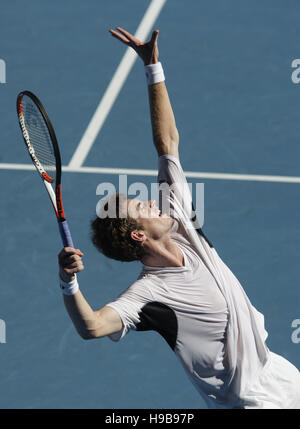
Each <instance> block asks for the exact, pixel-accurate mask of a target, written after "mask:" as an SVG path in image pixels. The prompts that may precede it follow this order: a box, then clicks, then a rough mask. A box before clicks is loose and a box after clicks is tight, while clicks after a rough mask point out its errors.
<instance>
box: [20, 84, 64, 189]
mask: <svg viewBox="0 0 300 429" xmlns="http://www.w3.org/2000/svg"><path fill="white" fill-rule="evenodd" d="M17 112H18V118H19V123H20V127H21V131H22V134H23V137H24V140H25V144H26V146H27V148H28V152H29V154H30V157H31V159H32V162H33V163H34V165H35V166H36V168H37V171H38V172H39V173H40V175H41V176H42V178H43V179H45V180H46V181H48V182H49V183H52V184H60V182H61V157H60V152H59V147H58V143H57V139H56V135H55V132H54V129H53V126H52V123H51V121H50V119H49V116H48V115H47V112H46V110H45V108H44V106H43V105H42V103H41V101H40V100H39V99H38V97H37V96H36V95H34V94H33V93H32V92H30V91H22V92H20V94H19V95H18V97H17Z"/></svg>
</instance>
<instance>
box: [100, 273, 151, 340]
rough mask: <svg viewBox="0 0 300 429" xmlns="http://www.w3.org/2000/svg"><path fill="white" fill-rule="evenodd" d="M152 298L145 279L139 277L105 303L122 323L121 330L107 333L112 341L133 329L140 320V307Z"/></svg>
mask: <svg viewBox="0 0 300 429" xmlns="http://www.w3.org/2000/svg"><path fill="white" fill-rule="evenodd" d="M152 300H153V298H152V295H151V292H150V290H149V287H148V285H147V281H145V280H143V279H141V280H137V281H136V282H134V283H133V284H132V285H131V286H130V287H129V288H128V289H126V290H125V291H124V292H123V293H122V294H121V295H120V296H119V297H118V298H117V299H116V300H115V301H112V302H110V303H108V304H106V305H107V306H108V307H111V308H113V309H114V310H115V311H117V313H118V314H119V316H120V318H121V320H122V323H123V329H122V330H121V331H119V332H116V333H114V334H111V335H108V337H109V338H110V339H111V340H112V341H119V340H120V339H121V338H123V337H124V336H125V335H126V334H127V332H128V331H129V330H131V329H133V330H135V329H136V325H137V324H138V323H139V322H140V313H141V309H142V307H143V306H144V305H146V304H147V303H148V302H149V301H152Z"/></svg>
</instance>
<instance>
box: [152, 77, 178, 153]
mask: <svg viewBox="0 0 300 429" xmlns="http://www.w3.org/2000/svg"><path fill="white" fill-rule="evenodd" d="M148 94H149V104H150V115H151V125H152V134H153V142H154V145H155V147H156V150H157V152H158V155H159V156H161V155H164V154H170V155H176V156H178V143H179V135H178V131H177V128H176V122H175V117H174V113H173V110H172V106H171V103H170V99H169V95H168V91H167V88H166V85H165V82H159V83H155V84H153V85H148Z"/></svg>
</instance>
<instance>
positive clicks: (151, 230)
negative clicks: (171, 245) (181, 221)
mask: <svg viewBox="0 0 300 429" xmlns="http://www.w3.org/2000/svg"><path fill="white" fill-rule="evenodd" d="M127 210H128V215H129V216H130V217H132V218H134V219H136V220H137V221H138V222H139V224H140V225H141V226H142V227H143V230H144V232H145V234H146V235H147V236H148V237H151V238H154V239H158V238H161V237H162V236H163V235H164V234H165V233H167V232H169V231H170V229H171V227H172V225H173V222H174V219H173V218H171V217H170V216H167V215H166V214H162V213H161V212H160V210H159V208H158V207H157V205H156V202H155V201H154V200H150V201H141V200H138V199H136V198H135V199H133V200H127Z"/></svg>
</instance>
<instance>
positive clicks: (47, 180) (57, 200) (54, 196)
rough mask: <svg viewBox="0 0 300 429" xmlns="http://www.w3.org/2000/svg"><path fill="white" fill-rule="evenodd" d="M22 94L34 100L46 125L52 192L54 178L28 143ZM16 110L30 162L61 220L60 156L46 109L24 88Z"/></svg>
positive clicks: (62, 215)
mask: <svg viewBox="0 0 300 429" xmlns="http://www.w3.org/2000/svg"><path fill="white" fill-rule="evenodd" d="M23 96H27V97H29V98H31V100H32V101H33V102H34V104H35V105H36V107H37V108H38V110H39V112H40V113H41V115H42V117H43V119H44V121H45V124H46V126H47V129H48V132H49V134H50V138H51V143H52V146H53V150H54V156H55V164H56V173H55V176H56V177H55V185H56V186H55V192H54V190H53V187H52V185H51V183H53V181H54V179H52V177H50V176H49V175H48V174H47V172H46V170H45V169H44V167H43V166H42V164H41V163H40V161H39V159H38V158H37V157H36V155H35V151H34V149H33V147H32V145H31V143H30V137H29V134H28V131H27V129H26V125H25V118H24V114H23V107H22V99H23ZM17 112H18V117H19V124H20V128H21V131H22V135H23V138H24V141H25V144H26V146H27V149H28V152H29V155H30V157H31V159H32V162H33V164H34V165H35V167H36V169H37V171H38V173H39V175H40V177H41V179H42V180H43V183H44V185H45V187H46V189H47V191H48V193H49V197H50V200H51V203H52V205H53V208H54V211H55V213H56V216H57V219H58V221H60V222H63V221H65V220H66V217H65V213H64V209H63V204H62V198H61V157H60V152H59V147H58V143H57V139H56V135H55V132H54V128H53V126H52V123H51V121H50V119H49V116H48V114H47V112H46V110H45V109H44V106H43V105H42V103H41V101H40V100H39V99H38V97H37V96H36V95H34V94H33V93H32V92H31V91H27V90H26V91H22V92H20V94H19V95H18V97H17Z"/></svg>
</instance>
